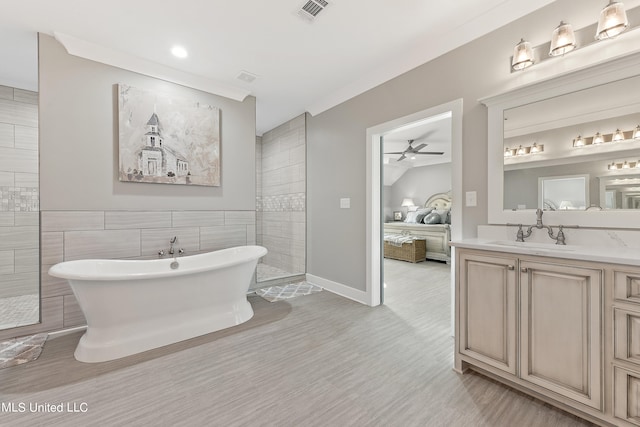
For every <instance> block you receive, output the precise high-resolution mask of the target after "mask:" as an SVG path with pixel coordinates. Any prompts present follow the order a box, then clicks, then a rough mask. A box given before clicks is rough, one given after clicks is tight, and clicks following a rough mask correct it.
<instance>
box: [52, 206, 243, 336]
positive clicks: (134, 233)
mask: <svg viewBox="0 0 640 427" xmlns="http://www.w3.org/2000/svg"><path fill="white" fill-rule="evenodd" d="M255 230H256V213H255V212H254V211H148V212H144V211H43V212H42V230H41V238H42V291H41V292H42V306H43V323H46V324H48V328H47V330H55V329H61V328H69V327H73V326H78V325H83V324H85V320H84V317H83V315H82V312H81V311H80V308H79V306H78V303H77V302H76V300H75V297H74V296H73V292H72V291H71V288H70V287H69V285H68V284H67V282H66V280H61V279H57V278H55V277H51V276H49V275H48V274H47V271H48V270H49V267H51V266H52V265H54V264H56V263H58V262H62V261H70V260H76V259H83V258H85V259H86V258H119V259H155V258H157V257H158V251H159V250H160V249H164V250H165V252H167V250H168V248H169V239H171V238H172V237H174V236H177V237H178V240H177V243H176V246H177V248H183V249H184V250H185V255H189V254H196V253H200V252H209V251H213V250H217V249H224V248H228V247H232V246H239V245H252V244H255V243H256V231H255Z"/></svg>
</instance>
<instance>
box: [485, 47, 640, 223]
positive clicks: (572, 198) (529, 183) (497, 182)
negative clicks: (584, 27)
mask: <svg viewBox="0 0 640 427" xmlns="http://www.w3.org/2000/svg"><path fill="white" fill-rule="evenodd" d="M639 64H640V54H634V55H630V56H627V57H624V58H620V59H617V60H613V61H610V62H608V63H603V64H599V65H597V66H593V67H590V68H587V69H583V70H580V71H576V72H573V73H570V74H565V75H563V76H560V77H556V78H553V79H549V80H546V81H543V82H540V83H537V84H533V85H530V86H526V87H523V88H520V89H517V90H514V91H511V92H509V93H505V94H502V95H498V96H495V97H491V98H486V99H483V100H481V102H482V103H484V104H485V105H487V107H488V108H489V147H488V148H489V153H488V164H489V171H490V173H489V195H488V196H489V222H490V223H491V224H504V223H525V224H527V223H532V221H533V220H535V216H534V214H533V213H532V211H534V210H535V209H537V208H541V209H543V210H545V220H546V222H548V223H550V224H565V225H570V224H575V225H582V226H593V227H616V228H620V227H624V228H640V218H638V215H637V211H636V209H637V207H640V203H638V199H639V196H640V98H638V96H637V88H638V87H640V65H639ZM570 178H571V179H570ZM543 183H547V185H546V186H545V185H543ZM549 184H550V185H551V186H552V187H554V186H555V187H557V188H556V189H555V190H551V191H552V197H551V196H549V194H546V195H545V189H546V190H547V191H549V189H550V187H549ZM554 191H555V193H556V194H553V192H554ZM558 192H560V193H558Z"/></svg>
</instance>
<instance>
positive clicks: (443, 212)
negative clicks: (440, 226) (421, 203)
mask: <svg viewBox="0 0 640 427" xmlns="http://www.w3.org/2000/svg"><path fill="white" fill-rule="evenodd" d="M434 212H435V213H437V214H438V215H440V218H442V222H443V223H444V219H445V218H446V217H447V212H449V209H435V210H434Z"/></svg>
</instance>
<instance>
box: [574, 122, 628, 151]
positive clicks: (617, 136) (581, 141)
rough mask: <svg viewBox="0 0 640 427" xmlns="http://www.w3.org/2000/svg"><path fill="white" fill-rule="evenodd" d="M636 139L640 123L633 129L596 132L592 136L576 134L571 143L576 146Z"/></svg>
mask: <svg viewBox="0 0 640 427" xmlns="http://www.w3.org/2000/svg"><path fill="white" fill-rule="evenodd" d="M638 139H640V125H638V126H636V128H635V129H633V130H627V131H622V130H620V129H616V131H615V132H613V133H605V134H601V133H600V132H597V133H596V134H595V135H594V136H587V137H582V136H580V135H578V137H577V138H575V139H574V140H573V141H572V143H571V145H572V146H573V147H576V148H577V147H585V146H588V145H600V144H604V143H609V142H623V141H631V140H638Z"/></svg>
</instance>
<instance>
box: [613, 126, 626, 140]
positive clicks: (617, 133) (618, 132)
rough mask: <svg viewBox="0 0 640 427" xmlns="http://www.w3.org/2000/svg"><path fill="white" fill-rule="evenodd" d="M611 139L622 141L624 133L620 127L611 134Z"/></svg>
mask: <svg viewBox="0 0 640 427" xmlns="http://www.w3.org/2000/svg"><path fill="white" fill-rule="evenodd" d="M612 141H613V142H619V141H624V133H623V132H622V131H621V130H620V129H616V131H615V133H614V134H613V139H612Z"/></svg>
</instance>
